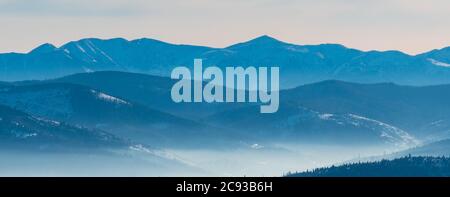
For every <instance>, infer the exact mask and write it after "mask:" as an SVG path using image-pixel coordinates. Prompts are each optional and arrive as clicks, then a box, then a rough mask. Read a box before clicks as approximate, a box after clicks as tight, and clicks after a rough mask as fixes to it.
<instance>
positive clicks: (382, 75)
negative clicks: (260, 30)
mask: <svg viewBox="0 0 450 197" xmlns="http://www.w3.org/2000/svg"><path fill="white" fill-rule="evenodd" d="M194 58H202V59H203V60H204V65H205V66H211V65H216V66H219V67H225V66H244V67H246V66H279V67H280V73H281V77H280V80H281V84H282V87H283V88H289V87H295V86H298V85H302V84H307V83H313V82H318V81H322V80H329V79H337V80H344V81H350V82H365V83H375V82H395V83H398V84H406V85H430V84H443V83H450V47H447V48H443V49H440V50H433V51H430V52H427V53H423V54H419V55H415V56H411V55H407V54H405V53H402V52H399V51H367V52H365V51H360V50H356V49H351V48H347V47H345V46H342V45H338V44H320V45H296V44H290V43H285V42H282V41H279V40H276V39H274V38H272V37H269V36H261V37H258V38H255V39H253V40H250V41H247V42H243V43H238V44H235V45H231V46H229V47H225V48H212V47H205V46H193V45H178V44H170V43H166V42H162V41H158V40H154V39H147V38H142V39H136V40H131V41H128V40H125V39H122V38H115V39H108V40H101V39H96V38H88V39H82V40H78V41H72V42H69V43H67V44H64V45H63V46H61V47H55V46H53V45H51V44H43V45H41V46H39V47H37V48H36V49H34V50H32V51H31V52H29V53H27V54H19V53H5V54H0V81H17V80H34V79H49V78H56V77H62V76H65V75H69V74H74V73H83V72H92V71H105V70H112V71H126V72H137V73H144V74H152V75H158V76H169V74H170V72H171V70H172V69H173V68H174V67H176V66H188V67H192V64H193V59H194Z"/></svg>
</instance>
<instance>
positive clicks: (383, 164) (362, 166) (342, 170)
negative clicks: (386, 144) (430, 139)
mask: <svg viewBox="0 0 450 197" xmlns="http://www.w3.org/2000/svg"><path fill="white" fill-rule="evenodd" d="M286 176H288V177H423V176H426V177H448V176H450V158H449V157H423V156H420V157H419V156H418V157H412V156H411V155H409V156H406V157H401V158H397V159H394V160H381V161H375V162H358V163H351V164H344V165H340V166H334V165H333V166H331V167H325V168H317V169H314V170H312V171H309V170H308V171H305V172H294V173H292V172H288V173H287V175H286Z"/></svg>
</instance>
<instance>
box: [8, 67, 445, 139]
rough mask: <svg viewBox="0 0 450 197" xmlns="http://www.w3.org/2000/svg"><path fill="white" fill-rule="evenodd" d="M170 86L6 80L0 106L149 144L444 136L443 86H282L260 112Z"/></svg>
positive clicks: (121, 79) (96, 79) (134, 78)
mask: <svg viewBox="0 0 450 197" xmlns="http://www.w3.org/2000/svg"><path fill="white" fill-rule="evenodd" d="M173 83H175V81H174V80H171V79H170V78H166V77H160V76H150V75H145V74H137V73H126V72H119V71H100V72H91V73H81V74H74V75H69V76H65V77H61V78H56V79H51V80H41V81H21V82H10V83H4V85H3V88H2V89H1V91H0V104H3V105H8V106H10V107H13V108H15V109H18V110H21V111H24V112H27V113H30V114H33V115H35V116H41V117H47V118H50V119H55V120H58V121H65V122H68V123H71V124H75V125H81V126H85V127H88V128H96V129H103V130H106V131H111V132H112V133H114V134H117V135H119V136H122V137H125V138H130V139H134V140H138V141H140V142H143V143H150V144H166V145H167V144H174V142H177V143H175V144H180V140H181V139H190V140H193V139H203V143H200V144H207V143H206V142H210V144H214V143H213V141H214V140H217V139H223V140H224V141H234V142H237V141H239V140H241V141H242V140H244V141H247V143H250V141H260V142H266V143H268V142H270V141H272V142H274V141H278V140H279V141H281V142H293V143H299V142H302V141H308V142H315V143H319V142H320V143H338V144H339V143H340V144H350V143H353V144H355V143H356V144H359V145H368V144H378V143H382V144H383V143H384V144H386V143H387V144H391V145H394V146H398V147H411V146H416V145H417V144H418V143H420V142H428V141H433V140H439V139H445V138H448V137H450V135H449V131H450V124H449V122H450V109H449V108H448V107H447V106H448V105H447V102H448V100H449V99H450V94H447V92H450V91H449V90H450V86H449V85H435V86H422V87H414V86H402V85H396V84H393V83H378V84H361V83H351V82H343V81H337V80H329V81H323V82H319V83H313V84H308V85H302V86H298V87H296V88H292V89H286V90H282V91H281V92H280V109H279V111H278V112H277V113H274V114H260V113H259V111H258V108H259V106H258V105H259V104H258V103H214V104H209V103H175V102H172V100H171V98H170V89H171V86H172V85H173ZM199 136H201V137H199ZM355 139H358V140H355ZM162 142H166V143H162ZM215 143H216V142H215ZM193 144H199V143H195V142H193Z"/></svg>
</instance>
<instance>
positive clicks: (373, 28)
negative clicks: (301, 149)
mask: <svg viewBox="0 0 450 197" xmlns="http://www.w3.org/2000/svg"><path fill="white" fill-rule="evenodd" d="M449 19H450V2H448V1H445V0H431V1H426V2H424V1H419V0H377V1H375V0H366V1H357V0H343V1H336V0H318V1H307V0H298V1H295V0H281V1H275V0H260V1H256V0H248V1H237V0H231V1H220V0H209V1H207V0H188V1H186V0H170V1H167V0H166V1H164V0H152V1H144V0H131V1H121V0H112V1H111V0H110V1H106V0H97V1H87V0H80V1H70V0H58V1H57V0H36V1H26V0H15V1H12V0H0V25H1V26H2V27H3V28H2V30H1V31H0V32H1V35H2V36H0V42H1V43H2V45H0V53H5V52H28V51H30V50H31V49H33V48H35V47H37V46H39V45H40V44H43V43H52V44H54V45H56V46H60V45H62V44H64V43H66V42H69V41H73V40H79V39H82V38H91V37H95V38H102V39H108V38H115V37H122V38H126V39H137V38H143V37H146V38H153V39H158V40H162V41H166V42H170V43H176V44H193V45H203V46H211V47H219V48H222V47H226V46H228V45H232V44H235V43H238V42H243V41H247V40H250V39H253V38H255V37H258V36H261V35H269V36H271V37H274V38H276V39H279V40H282V41H285V42H289V43H294V44H300V45H306V44H321V43H338V44H343V45H345V46H347V47H350V48H356V49H360V50H400V51H402V52H405V53H408V54H418V53H422V52H426V51H430V50H432V49H440V48H443V47H447V46H450V40H449V39H448V35H450V27H449V26H448V25H447V24H448V20H449Z"/></svg>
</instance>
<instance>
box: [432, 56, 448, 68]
mask: <svg viewBox="0 0 450 197" xmlns="http://www.w3.org/2000/svg"><path fill="white" fill-rule="evenodd" d="M427 60H428V61H430V63H432V64H433V65H435V66H442V67H450V64H449V63H445V62H440V61H437V60H435V59H432V58H428V59H427Z"/></svg>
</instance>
